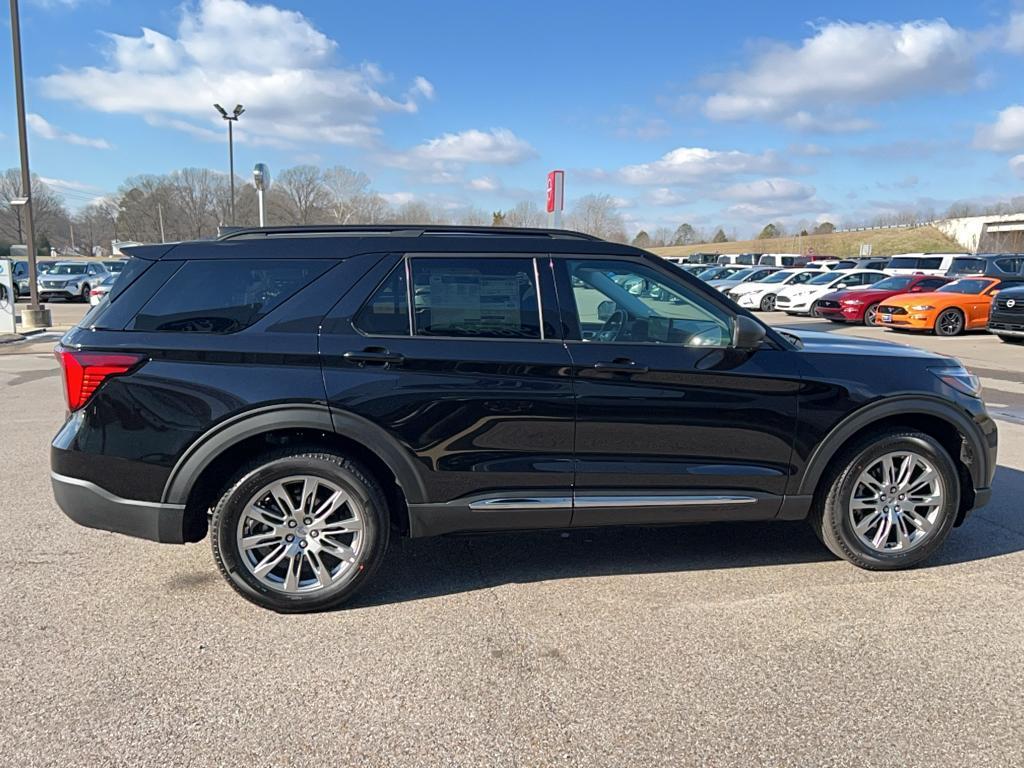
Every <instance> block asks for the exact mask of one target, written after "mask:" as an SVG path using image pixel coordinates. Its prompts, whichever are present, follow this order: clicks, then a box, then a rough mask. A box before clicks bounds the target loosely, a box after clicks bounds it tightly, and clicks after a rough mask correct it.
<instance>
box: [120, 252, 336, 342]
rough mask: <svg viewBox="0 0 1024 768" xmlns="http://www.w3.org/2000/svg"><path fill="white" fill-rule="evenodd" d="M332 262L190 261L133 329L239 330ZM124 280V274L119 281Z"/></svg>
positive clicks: (283, 299) (137, 318) (172, 278)
mask: <svg viewBox="0 0 1024 768" xmlns="http://www.w3.org/2000/svg"><path fill="white" fill-rule="evenodd" d="M333 263H334V262H331V261H320V260H318V261H313V260H311V261H299V260H293V259H288V260H284V259H282V260H271V259H268V260H252V261H248V260H247V261H242V260H239V259H216V260H212V259H211V260H209V261H200V260H196V261H188V262H185V264H184V265H183V266H182V267H181V269H179V270H178V271H177V272H175V273H174V274H173V275H172V276H171V278H170V279H169V280H168V281H167V282H166V283H164V285H163V286H162V287H161V288H160V290H159V291H157V292H156V294H155V295H154V296H153V298H151V299H150V300H149V301H148V302H147V303H146V306H144V307H143V308H142V310H141V311H140V312H139V314H138V315H137V316H136V318H135V322H134V324H133V326H132V328H133V330H136V331H178V332H185V333H232V332H234V331H240V330H242V329H243V328H245V327H247V326H249V325H252V324H253V323H255V322H256V321H257V320H259V319H261V318H262V317H264V316H265V315H266V314H268V313H269V312H270V311H271V310H273V309H274V308H275V307H277V306H278V305H279V304H281V303H282V302H283V301H285V300H286V299H288V298H289V297H291V296H292V295H293V294H294V293H295V292H296V291H298V290H299V289H301V288H303V287H304V286H306V285H307V284H308V283H310V282H312V281H313V280H315V279H316V278H317V277H319V276H320V275H322V274H323V273H324V272H326V271H327V268H328V267H330V266H331V265H332V264H333ZM127 271H128V270H125V272H127ZM125 279H126V278H125V277H124V273H122V277H121V281H120V282H122V283H123V282H125Z"/></svg>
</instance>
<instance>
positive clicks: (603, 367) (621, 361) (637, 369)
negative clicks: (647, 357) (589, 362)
mask: <svg viewBox="0 0 1024 768" xmlns="http://www.w3.org/2000/svg"><path fill="white" fill-rule="evenodd" d="M594 368H595V369H596V370H598V371H609V372H611V373H647V371H648V370H650V369H649V368H648V367H647V366H646V365H637V364H636V363H635V362H634V361H632V360H629V359H626V358H623V357H617V358H615V359H614V360H611V361H608V360H601V361H599V362H596V363H594Z"/></svg>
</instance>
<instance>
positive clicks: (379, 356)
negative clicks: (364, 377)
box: [342, 347, 405, 365]
mask: <svg viewBox="0 0 1024 768" xmlns="http://www.w3.org/2000/svg"><path fill="white" fill-rule="evenodd" d="M342 357H343V358H345V359H346V360H347V361H348V362H350V363H358V364H359V365H366V364H367V363H370V364H373V365H387V364H388V363H392V364H396V365H397V364H398V363H401V362H402V361H403V360H405V355H403V354H401V353H400V352H391V351H389V350H387V349H381V348H379V347H375V348H370V349H364V350H361V351H358V352H346V353H345V354H343V355H342Z"/></svg>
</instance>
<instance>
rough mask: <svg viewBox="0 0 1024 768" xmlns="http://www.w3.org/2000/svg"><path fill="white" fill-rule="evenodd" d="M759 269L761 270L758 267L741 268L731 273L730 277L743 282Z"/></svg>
mask: <svg viewBox="0 0 1024 768" xmlns="http://www.w3.org/2000/svg"><path fill="white" fill-rule="evenodd" d="M758 271H759V270H757V269H741V270H740V271H739V272H733V273H732V274H731V275H729V279H730V280H739V281H740V282H742V281H743V280H746V279H747V278H748V277H750V276H751V275H753V274H754V273H756V272H758Z"/></svg>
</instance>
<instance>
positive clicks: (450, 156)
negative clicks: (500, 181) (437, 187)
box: [390, 128, 536, 168]
mask: <svg viewBox="0 0 1024 768" xmlns="http://www.w3.org/2000/svg"><path fill="white" fill-rule="evenodd" d="M534 154H536V152H535V151H534V149H533V147H531V146H530V144H529V143H528V142H527V141H525V140H523V139H521V138H519V137H518V136H516V135H515V134H514V133H512V131H510V130H508V129H507V128H491V129H490V130H489V131H480V130H477V129H475V128H472V129H470V130H468V131H462V132H461V133H446V134H444V135H442V136H439V137H438V138H436V139H428V140H427V141H425V142H423V143H422V144H418V145H417V146H415V147H413V148H412V149H410V150H408V151H407V152H398V153H395V154H394V155H391V156H390V164H392V165H395V166H397V167H399V168H420V167H428V166H430V165H432V164H435V163H455V164H460V165H464V164H468V163H485V164H488V165H512V164H515V163H519V162H521V161H523V160H526V159H527V158H529V157H532V156H533V155H534Z"/></svg>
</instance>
